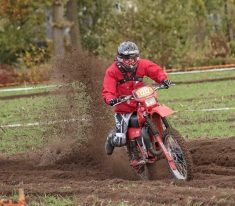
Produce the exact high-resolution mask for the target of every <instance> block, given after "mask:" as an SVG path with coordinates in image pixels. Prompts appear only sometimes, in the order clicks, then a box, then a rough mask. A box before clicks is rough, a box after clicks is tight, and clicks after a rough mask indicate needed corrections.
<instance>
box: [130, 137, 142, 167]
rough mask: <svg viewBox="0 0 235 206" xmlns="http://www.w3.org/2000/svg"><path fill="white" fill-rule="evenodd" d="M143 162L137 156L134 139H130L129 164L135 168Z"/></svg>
mask: <svg viewBox="0 0 235 206" xmlns="http://www.w3.org/2000/svg"><path fill="white" fill-rule="evenodd" d="M144 163H145V162H144V160H142V159H141V158H140V156H139V152H138V150H137V147H136V142H135V140H131V141H130V166H132V167H134V168H136V167H138V166H139V165H143V164H144Z"/></svg>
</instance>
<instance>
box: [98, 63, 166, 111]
mask: <svg viewBox="0 0 235 206" xmlns="http://www.w3.org/2000/svg"><path fill="white" fill-rule="evenodd" d="M128 75H129V76H130V74H128ZM136 76H138V77H144V76H147V77H150V78H151V79H152V80H154V81H156V82H157V83H160V82H161V81H162V80H165V79H167V75H166V73H165V72H164V71H163V69H162V68H161V67H160V66H159V65H157V64H155V63H153V62H151V61H149V60H147V59H140V60H139V62H138V67H137V69H136ZM123 78H124V77H123V74H122V72H121V71H120V70H119V68H118V67H117V65H116V62H114V63H113V64H112V65H111V66H110V67H109V68H108V69H107V71H106V74H105V76H104V82H103V90H102V97H103V99H104V101H105V102H106V103H107V104H109V101H110V100H111V99H113V98H117V97H119V96H125V95H130V94H132V91H133V90H134V89H137V88H139V87H141V86H143V85H144V83H143V82H136V81H127V82H125V83H123V84H120V85H118V81H120V80H122V79H123ZM136 109H137V105H136V102H135V101H133V100H131V101H130V102H123V103H122V104H119V105H117V106H115V107H114V111H115V112H117V113H130V112H133V111H136Z"/></svg>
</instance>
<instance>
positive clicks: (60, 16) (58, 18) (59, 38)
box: [52, 0, 65, 56]
mask: <svg viewBox="0 0 235 206" xmlns="http://www.w3.org/2000/svg"><path fill="white" fill-rule="evenodd" d="M52 13H53V14H52V16H53V48H54V55H55V56H57V55H64V53H65V49H64V26H63V22H64V5H63V3H62V2H61V1H60V0H55V1H54V3H53V6H52Z"/></svg>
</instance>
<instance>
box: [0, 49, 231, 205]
mask: <svg viewBox="0 0 235 206" xmlns="http://www.w3.org/2000/svg"><path fill="white" fill-rule="evenodd" d="M78 57H80V59H79V58H78ZM106 66H107V65H104V64H103V63H102V62H100V61H98V60H96V59H95V58H93V57H89V55H88V54H84V53H83V54H81V53H79V52H74V53H73V54H72V55H70V56H69V57H67V58H66V59H63V60H60V61H56V63H55V68H56V69H55V73H54V74H53V75H52V78H53V80H55V79H57V80H58V81H59V82H65V83H66V82H71V81H73V80H78V81H79V82H83V83H84V85H86V92H87V93H88V94H89V96H90V97H91V99H92V103H91V105H90V107H89V111H88V114H86V115H89V117H90V118H91V119H92V120H91V124H90V125H91V126H89V128H88V127H86V126H85V125H84V128H86V131H85V132H84V131H79V132H80V134H82V135H83V136H84V135H86V136H87V137H89V138H87V139H88V141H87V142H86V143H84V145H81V144H76V143H77V142H76V141H75V140H74V139H73V138H69V136H71V134H74V131H75V133H76V132H77V131H76V126H74V125H72V124H71V125H68V126H65V127H63V128H65V129H64V130H62V129H61V128H60V129H59V130H58V136H59V135H60V136H61V135H62V136H64V137H66V138H67V139H65V141H63V142H58V143H57V144H53V143H52V144H50V145H49V146H45V148H42V149H41V150H39V151H36V152H31V153H25V154H18V155H14V156H1V157H0V181H1V184H0V191H1V193H2V194H5V195H7V194H12V191H14V190H17V188H24V190H25V193H26V195H29V196H30V195H44V194H56V195H62V196H68V195H69V196H70V195H76V197H78V198H79V200H80V203H79V204H82V205H107V204H108V203H110V201H112V203H114V204H115V203H120V202H121V201H126V202H127V203H131V204H133V205H235V137H233V138H229V139H228V138H224V139H216V138H215V139H204V140H196V141H189V142H188V143H187V145H188V147H189V149H190V152H191V154H192V157H193V162H194V179H193V180H191V181H189V182H180V181H176V180H175V179H174V178H172V177H171V175H170V174H169V172H168V169H167V165H166V162H165V160H160V161H159V162H158V163H157V164H156V167H155V174H156V175H155V178H154V180H151V181H141V180H139V179H138V178H137V176H136V175H135V173H134V172H133V171H132V170H131V169H130V167H129V165H128V160H127V157H126V152H125V149H124V148H116V149H115V152H114V154H113V155H112V156H111V157H110V156H109V157H107V156H106V155H105V153H104V141H105V136H106V135H107V131H108V130H109V129H110V128H112V126H113V125H112V123H111V122H112V121H113V117H112V115H110V114H112V113H111V110H110V109H109V108H108V109H107V106H106V105H105V104H104V103H103V101H102V99H101V97H100V96H101V95H100V93H101V88H102V85H101V84H100V83H101V82H102V79H103V75H104V71H105V67H106ZM84 98H85V97H84ZM73 102H74V100H73V98H72V96H71V97H70V96H69V94H68V102H67V103H66V104H69V105H70V107H68V108H70V110H72V109H73V108H75V107H73ZM69 112H70V113H73V111H72V112H71V111H69ZM74 112H75V113H76V111H74ZM59 114H60V115H61V117H60V118H59V119H64V116H63V115H65V114H67V113H66V111H63V112H60V113H59ZM100 117H102V118H103V120H102V121H101V120H100ZM66 118H68V115H67V116H66ZM84 130H85V129H84ZM48 135H49V134H48Z"/></svg>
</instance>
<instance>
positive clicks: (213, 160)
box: [0, 138, 235, 205]
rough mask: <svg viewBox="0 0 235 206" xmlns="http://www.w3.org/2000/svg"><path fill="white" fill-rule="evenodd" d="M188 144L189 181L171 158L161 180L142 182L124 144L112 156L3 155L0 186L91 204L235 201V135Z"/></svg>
mask: <svg viewBox="0 0 235 206" xmlns="http://www.w3.org/2000/svg"><path fill="white" fill-rule="evenodd" d="M188 146H189V148H190V151H191V153H192V155H193V160H194V168H195V169H194V179H193V180H192V181H189V182H179V181H176V180H175V179H173V178H172V177H171V175H170V174H169V172H168V169H167V165H166V163H165V160H160V161H159V162H158V163H157V165H156V174H157V175H156V177H155V180H151V181H140V180H138V178H137V177H136V176H135V174H134V173H132V171H131V170H130V169H129V166H128V162H127V159H126V156H125V152H124V149H121V148H118V149H117V150H116V151H115V153H114V155H113V156H112V157H109V158H105V157H103V158H97V154H95V152H94V153H92V152H91V151H89V150H86V151H77V152H76V153H74V154H73V155H72V156H70V157H69V159H68V158H67V159H60V160H59V161H57V162H56V163H54V164H49V165H43V164H42V157H44V158H45V157H46V156H45V155H43V154H42V153H41V152H37V153H34V154H21V155H17V156H12V157H1V159H0V165H1V167H0V180H1V185H0V191H1V192H2V193H3V194H9V193H10V194H11V192H12V191H13V190H15V189H17V188H19V187H21V188H24V189H25V193H26V194H27V195H44V194H60V195H62V196H67V195H76V196H77V197H78V198H79V199H80V201H81V202H82V203H83V204H87V205H90V204H91V205H92V204H93V203H94V202H96V203H97V204H98V205H99V204H100V205H101V204H103V205H105V204H107V203H108V202H109V201H110V200H112V201H113V202H114V203H115V202H116V203H117V202H120V201H121V200H125V201H127V202H129V203H132V204H135V205H157V204H165V205H172V204H174V203H177V204H178V205H190V204H193V203H204V205H235V156H234V153H235V138H229V139H226V138H225V139H211V140H210V139H207V140H197V141H191V142H188ZM61 147H63V146H61ZM66 147H69V145H67V146H66ZM69 148H70V149H71V148H72V145H70V147H69ZM43 152H45V151H43ZM51 152H52V150H51ZM53 155H54V156H56V155H60V152H59V151H58V149H57V150H54V154H52V153H51V154H47V157H48V158H49V156H50V158H52V157H53Z"/></svg>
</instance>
